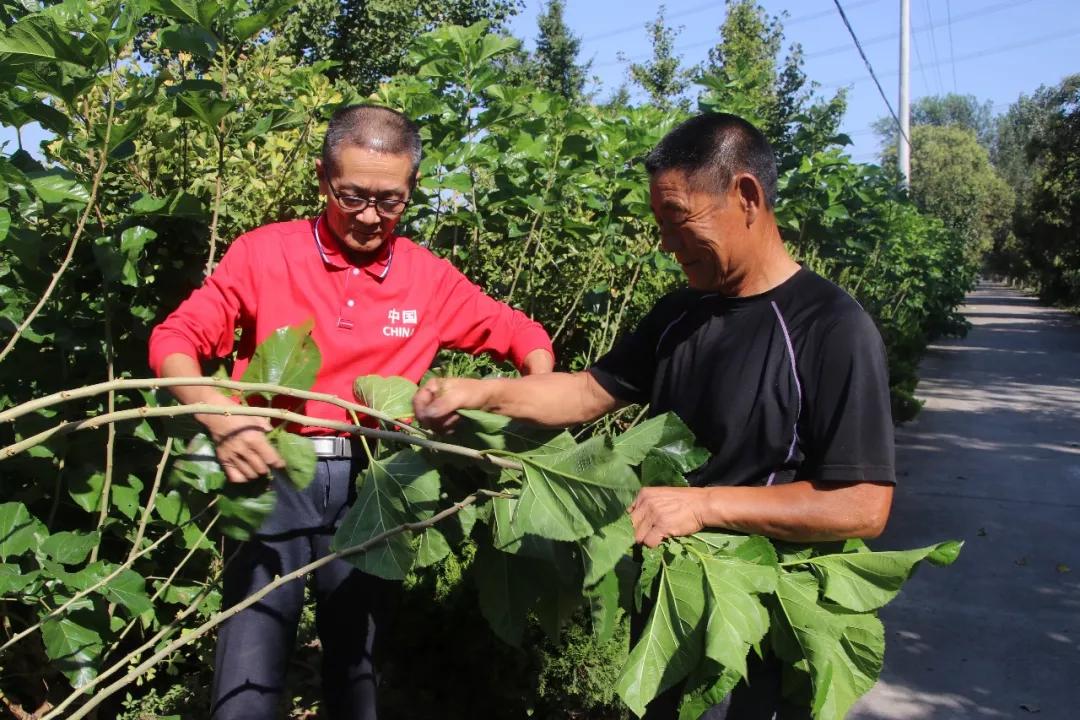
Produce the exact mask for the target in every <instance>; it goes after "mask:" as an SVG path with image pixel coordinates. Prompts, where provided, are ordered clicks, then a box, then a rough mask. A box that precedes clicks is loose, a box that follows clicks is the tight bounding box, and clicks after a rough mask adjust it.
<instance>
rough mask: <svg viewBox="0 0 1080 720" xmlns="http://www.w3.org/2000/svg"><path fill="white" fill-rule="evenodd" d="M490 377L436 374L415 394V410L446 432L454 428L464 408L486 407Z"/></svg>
mask: <svg viewBox="0 0 1080 720" xmlns="http://www.w3.org/2000/svg"><path fill="white" fill-rule="evenodd" d="M489 382H490V381H483V380H473V379H469V378H432V379H431V380H428V381H427V382H426V383H424V387H422V388H420V390H419V391H417V393H416V395H414V396H413V413H414V414H415V416H416V419H417V420H419V421H420V423H421V424H422V425H424V427H429V428H431V429H432V430H434V431H435V432H440V433H445V432H449V431H450V430H452V429H453V427H454V425H456V424H457V422H458V420H460V419H461V416H460V415H458V414H457V411H458V410H461V409H474V408H483V407H484V405H485V403H486V401H487V390H488V386H489V385H488V383H489Z"/></svg>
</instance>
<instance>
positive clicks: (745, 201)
mask: <svg viewBox="0 0 1080 720" xmlns="http://www.w3.org/2000/svg"><path fill="white" fill-rule="evenodd" d="M732 185H734V186H735V191H736V193H737V195H738V201H739V207H740V208H741V209H742V211H743V215H744V217H745V218H746V227H750V226H751V225H753V224H754V223H755V222H756V221H757V219H758V215H759V214H760V213H761V211H762V210H764V209H765V190H764V188H762V187H761V183H760V182H758V179H757V178H756V177H754V176H753V175H751V174H750V173H741V174H739V175H736V176H735V179H734V180H733V181H732Z"/></svg>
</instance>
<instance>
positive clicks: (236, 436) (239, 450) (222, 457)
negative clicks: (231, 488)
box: [199, 415, 285, 483]
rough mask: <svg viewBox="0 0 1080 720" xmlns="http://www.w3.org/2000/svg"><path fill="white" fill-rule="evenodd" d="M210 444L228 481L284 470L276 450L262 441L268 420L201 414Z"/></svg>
mask: <svg viewBox="0 0 1080 720" xmlns="http://www.w3.org/2000/svg"><path fill="white" fill-rule="evenodd" d="M199 421H200V422H202V424H203V425H205V426H206V430H207V432H209V433H210V439H212V440H213V441H214V451H215V452H216V453H217V458H218V462H219V463H221V469H222V470H224V471H225V477H226V478H228V479H229V481H230V482H238V483H239V482H248V481H249V480H256V479H258V478H260V477H266V476H267V475H269V474H270V469H271V468H275V469H281V468H284V467H285V461H284V460H282V459H281V456H280V455H278V453H277V451H276V450H274V448H273V447H272V446H271V445H270V442H269V441H268V440H267V439H266V433H267V432H269V430H270V421H269V420H268V419H266V418H262V417H246V416H238V415H202V416H199Z"/></svg>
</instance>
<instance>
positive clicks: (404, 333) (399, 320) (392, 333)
mask: <svg viewBox="0 0 1080 720" xmlns="http://www.w3.org/2000/svg"><path fill="white" fill-rule="evenodd" d="M386 320H387V323H388V324H387V325H384V326H383V329H382V334H383V335H385V336H386V337H399V338H407V337H412V334H413V333H414V332H416V325H417V324H419V322H420V319H419V316H418V315H417V314H416V311H415V310H397V309H392V310H390V312H388V313H386Z"/></svg>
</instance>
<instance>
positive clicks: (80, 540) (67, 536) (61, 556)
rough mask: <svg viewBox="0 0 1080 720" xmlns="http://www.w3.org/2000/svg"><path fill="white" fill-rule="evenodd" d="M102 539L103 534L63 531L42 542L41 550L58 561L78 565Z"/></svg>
mask: <svg viewBox="0 0 1080 720" xmlns="http://www.w3.org/2000/svg"><path fill="white" fill-rule="evenodd" d="M100 540H101V534H100V533H98V532H92V533H85V534H83V533H77V532H69V531H63V532H58V533H53V534H52V535H50V536H49V537H48V538H47V539H46V540H45V542H43V543H41V551H42V552H43V553H45V554H46V555H48V556H49V557H51V558H52V559H53V560H55V561H56V562H58V563H62V564H64V565H78V564H79V563H81V562H83V561H84V560H86V556H87V555H89V554H90V551H91V550H93V549H94V546H95V545H97V544H98V542H100Z"/></svg>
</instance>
